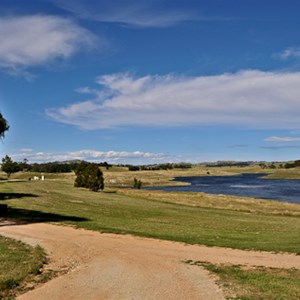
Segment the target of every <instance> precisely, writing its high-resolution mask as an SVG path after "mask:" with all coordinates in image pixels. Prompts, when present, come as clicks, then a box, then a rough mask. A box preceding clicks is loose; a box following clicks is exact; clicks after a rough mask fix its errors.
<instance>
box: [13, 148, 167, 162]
mask: <svg viewBox="0 0 300 300" xmlns="http://www.w3.org/2000/svg"><path fill="white" fill-rule="evenodd" d="M29 150H30V151H29ZM11 156H12V158H13V159H14V160H16V161H22V160H23V159H25V158H26V159H28V161H29V162H39V163H41V162H53V161H66V160H77V159H78V160H85V161H98V162H101V161H107V162H108V163H116V164H118V163H137V164H139V163H159V162H161V161H169V159H170V157H168V156H166V155H165V154H162V153H150V152H141V151H133V152H128V151H97V150H79V151H69V152H61V153H56V152H42V151H40V152H36V151H34V150H32V149H20V150H18V151H17V152H15V153H13V154H11Z"/></svg>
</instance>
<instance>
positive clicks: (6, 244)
mask: <svg viewBox="0 0 300 300" xmlns="http://www.w3.org/2000/svg"><path fill="white" fill-rule="evenodd" d="M45 259H46V258H45V253H44V252H43V250H42V249H41V248H40V247H39V246H37V247H35V248H33V247H30V246H28V245H25V244H23V243H21V242H18V241H15V240H12V239H9V238H6V237H3V236H0V266H1V267H0V299H12V297H13V296H14V295H15V294H16V293H17V292H18V291H19V290H20V289H22V287H21V285H24V282H25V281H28V280H29V278H30V279H32V277H33V276H35V275H37V274H39V273H40V269H41V268H42V266H43V264H44V262H45Z"/></svg>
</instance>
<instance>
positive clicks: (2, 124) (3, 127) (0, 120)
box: [0, 113, 9, 138]
mask: <svg viewBox="0 0 300 300" xmlns="http://www.w3.org/2000/svg"><path fill="white" fill-rule="evenodd" d="M8 129H9V126H8V123H7V121H6V120H5V119H4V117H3V116H2V114H1V113H0V138H4V134H5V131H7V130H8Z"/></svg>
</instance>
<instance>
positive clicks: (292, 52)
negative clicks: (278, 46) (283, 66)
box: [273, 47, 300, 60]
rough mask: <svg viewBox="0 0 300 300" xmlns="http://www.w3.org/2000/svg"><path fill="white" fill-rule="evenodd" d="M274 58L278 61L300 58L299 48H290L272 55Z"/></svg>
mask: <svg viewBox="0 0 300 300" xmlns="http://www.w3.org/2000/svg"><path fill="white" fill-rule="evenodd" d="M273 57H274V58H277V59H280V60H289V59H292V58H297V59H299V58H300V47H290V48H287V49H284V50H283V51H281V52H279V53H276V54H274V55H273Z"/></svg>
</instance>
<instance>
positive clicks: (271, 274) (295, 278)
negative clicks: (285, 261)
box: [186, 261, 300, 300]
mask: <svg viewBox="0 0 300 300" xmlns="http://www.w3.org/2000/svg"><path fill="white" fill-rule="evenodd" d="M186 263H188V264H191V265H196V266H201V267H204V268H205V269H207V270H208V271H210V272H211V273H212V274H214V275H215V276H217V278H218V280H217V283H218V284H219V285H220V287H221V288H222V290H223V293H224V294H225V297H226V298H227V299H241V300H265V299H268V300H278V299H281V300H298V299H300V288H299V287H300V270H297V269H289V270H287V269H277V268H264V267H255V268H254V267H251V268H250V267H248V266H241V265H234V266H231V265H213V264H210V263H207V262H192V261H187V262H186Z"/></svg>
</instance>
